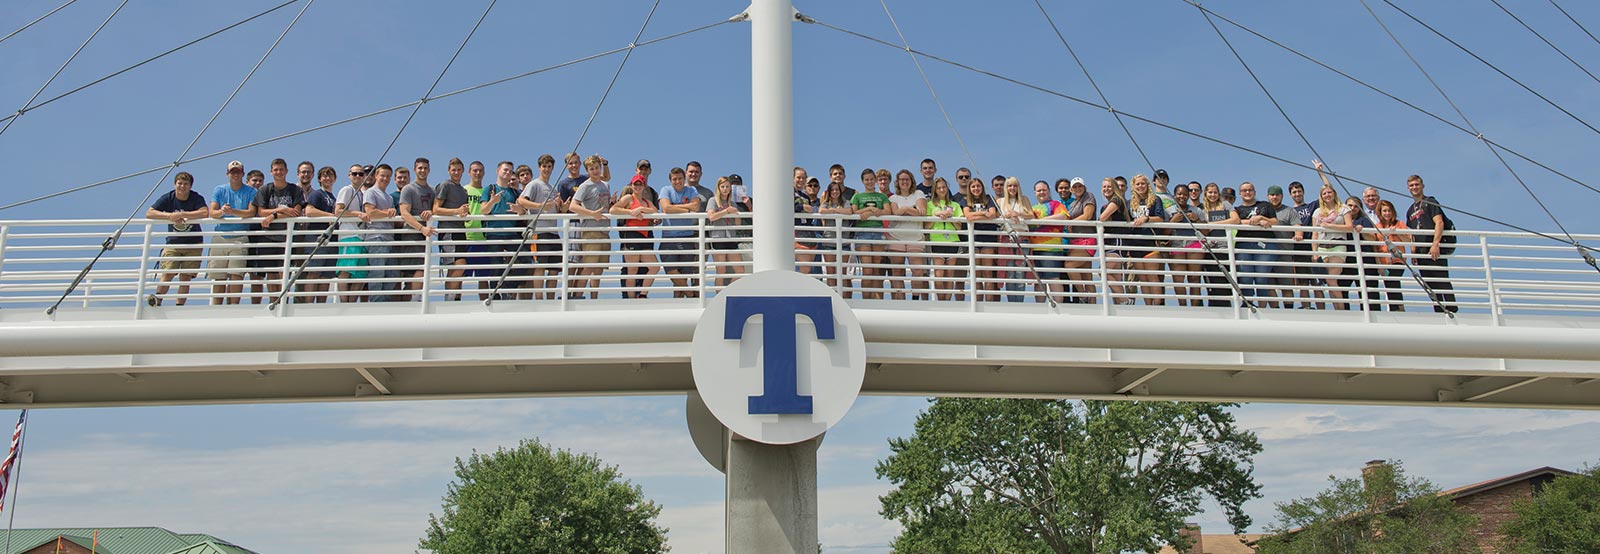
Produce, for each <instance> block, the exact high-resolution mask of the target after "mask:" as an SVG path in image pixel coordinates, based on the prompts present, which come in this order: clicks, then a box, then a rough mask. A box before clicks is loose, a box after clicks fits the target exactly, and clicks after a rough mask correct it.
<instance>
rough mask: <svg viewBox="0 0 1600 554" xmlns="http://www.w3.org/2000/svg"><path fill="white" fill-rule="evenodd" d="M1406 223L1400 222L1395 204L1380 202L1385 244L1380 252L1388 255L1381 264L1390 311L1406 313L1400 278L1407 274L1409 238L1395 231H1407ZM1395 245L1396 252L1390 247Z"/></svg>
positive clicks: (1380, 220) (1379, 212)
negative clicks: (1407, 245) (1407, 244)
mask: <svg viewBox="0 0 1600 554" xmlns="http://www.w3.org/2000/svg"><path fill="white" fill-rule="evenodd" d="M1406 228H1407V227H1406V222H1404V221H1400V219H1399V216H1398V215H1397V214H1396V212H1395V210H1394V204H1393V203H1391V202H1389V201H1388V200H1379V201H1378V232H1379V233H1380V234H1381V235H1382V237H1381V239H1382V240H1383V244H1380V245H1378V252H1381V253H1383V254H1386V255H1385V256H1383V257H1382V258H1379V260H1378V261H1379V262H1380V264H1381V273H1380V274H1381V275H1383V280H1382V285H1383V288H1384V289H1387V290H1388V297H1389V311H1391V312H1403V311H1406V303H1405V302H1406V297H1405V293H1403V292H1400V276H1401V275H1404V274H1405V271H1406V268H1405V260H1403V259H1401V258H1404V257H1405V255H1406V246H1405V244H1406V243H1407V242H1409V240H1408V239H1409V238H1410V237H1407V236H1405V235H1401V234H1398V233H1395V231H1404V230H1406ZM1390 244H1393V245H1394V250H1390V249H1389V245H1390Z"/></svg>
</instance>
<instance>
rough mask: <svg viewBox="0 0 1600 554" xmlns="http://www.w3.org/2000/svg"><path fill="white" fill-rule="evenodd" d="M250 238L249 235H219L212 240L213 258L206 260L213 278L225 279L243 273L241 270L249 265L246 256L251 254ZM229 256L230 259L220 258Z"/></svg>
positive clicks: (207, 267)
mask: <svg viewBox="0 0 1600 554" xmlns="http://www.w3.org/2000/svg"><path fill="white" fill-rule="evenodd" d="M249 245H250V239H249V238H247V237H242V236H240V237H217V238H216V239H214V240H212V241H211V259H210V260H209V261H207V262H206V269H208V270H210V271H208V274H209V276H210V277H211V278H212V279H225V278H228V277H238V276H240V275H243V274H244V272H243V271H230V270H241V269H244V268H245V266H246V265H248V264H247V263H246V261H245V258H246V257H248V256H249V255H250V246H249ZM222 257H228V258H230V259H219V258H222Z"/></svg>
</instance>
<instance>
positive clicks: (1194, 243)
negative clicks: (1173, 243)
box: [1180, 240, 1206, 250]
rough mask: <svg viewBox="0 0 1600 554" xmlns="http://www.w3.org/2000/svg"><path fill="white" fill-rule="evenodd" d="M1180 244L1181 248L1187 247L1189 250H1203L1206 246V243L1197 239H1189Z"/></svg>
mask: <svg viewBox="0 0 1600 554" xmlns="http://www.w3.org/2000/svg"><path fill="white" fill-rule="evenodd" d="M1180 246H1181V247H1182V248H1187V249H1189V250H1203V249H1205V247H1206V243H1204V242H1202V241H1198V240H1191V241H1189V242H1185V243H1183V244H1182V245H1180Z"/></svg>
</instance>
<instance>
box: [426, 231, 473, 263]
mask: <svg viewBox="0 0 1600 554" xmlns="http://www.w3.org/2000/svg"><path fill="white" fill-rule="evenodd" d="M441 230H442V228H441ZM466 239H467V236H466V235H465V234H462V233H444V232H441V233H439V234H437V235H434V237H433V240H434V241H435V242H437V243H439V254H441V255H440V256H439V265H454V264H455V263H456V261H458V260H462V258H461V257H460V256H457V255H455V254H456V253H457V252H466V245H464V244H455V242H456V241H461V240H466Z"/></svg>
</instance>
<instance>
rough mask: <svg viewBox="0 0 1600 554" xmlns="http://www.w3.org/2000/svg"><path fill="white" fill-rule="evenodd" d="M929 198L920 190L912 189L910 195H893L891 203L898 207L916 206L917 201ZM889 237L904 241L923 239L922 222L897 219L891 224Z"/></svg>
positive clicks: (890, 198)
mask: <svg viewBox="0 0 1600 554" xmlns="http://www.w3.org/2000/svg"><path fill="white" fill-rule="evenodd" d="M926 198H927V195H925V194H922V191H920V190H913V191H911V195H910V196H901V195H898V194H896V195H893V196H890V197H889V203H890V204H894V206H895V207H896V208H915V207H917V202H918V201H920V200H924V199H926ZM889 238H892V239H894V240H898V241H903V242H916V241H919V240H922V224H921V223H917V222H915V221H896V222H893V223H890V224H889Z"/></svg>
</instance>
